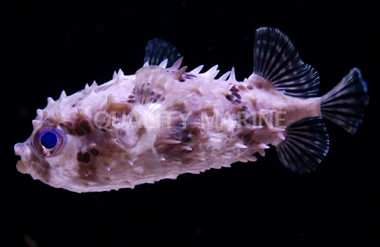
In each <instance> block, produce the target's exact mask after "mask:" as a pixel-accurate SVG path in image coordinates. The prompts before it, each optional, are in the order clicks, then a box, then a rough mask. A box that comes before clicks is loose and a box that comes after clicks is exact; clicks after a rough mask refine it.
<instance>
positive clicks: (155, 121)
mask: <svg viewBox="0 0 380 247" xmlns="http://www.w3.org/2000/svg"><path fill="white" fill-rule="evenodd" d="M144 61H145V64H144V66H143V67H142V68H141V69H139V70H138V71H137V72H136V74H134V75H124V73H123V72H122V71H121V70H120V71H119V72H118V73H114V75H113V78H112V80H111V81H109V82H106V83H104V84H102V85H99V86H98V85H97V84H96V83H95V82H94V83H93V84H92V85H91V86H88V85H86V87H85V88H84V89H83V90H81V91H79V92H77V93H74V94H73V95H70V96H67V95H66V93H65V92H64V91H63V92H62V94H61V96H60V98H59V99H58V100H56V101H54V100H53V99H51V98H48V105H47V106H46V107H45V108H44V109H39V110H37V117H36V119H35V120H33V128H34V129H33V132H32V135H31V136H30V137H29V139H27V140H26V141H25V142H23V143H18V144H16V145H15V147H14V149H15V153H16V155H19V156H21V160H19V161H18V163H17V165H16V167H17V169H18V170H19V171H20V172H22V173H28V174H30V175H31V176H32V177H33V178H34V179H39V180H41V181H43V182H44V183H47V184H49V185H51V186H53V187H57V188H63V189H67V190H70V191H75V192H94V191H109V190H118V189H120V188H133V187H134V186H136V185H138V184H143V183H153V182H156V181H158V180H161V179H165V178H169V179H175V178H177V176H178V175H180V174H183V173H195V174H197V173H200V172H203V171H205V170H208V169H211V168H221V167H229V166H230V165H231V164H232V163H235V162H238V161H241V162H248V161H256V159H257V158H256V156H257V154H259V155H262V156H264V155H265V150H266V149H268V148H269V147H270V146H275V147H276V149H277V152H278V154H279V159H280V161H281V163H282V164H283V165H284V166H286V167H287V168H289V169H291V170H293V171H296V172H299V173H306V172H310V171H312V170H314V169H315V168H316V167H317V165H318V164H319V163H320V162H321V161H322V159H323V158H324V157H325V156H326V154H327V152H328V147H329V137H328V133H327V130H326V128H325V125H324V121H323V118H327V119H329V120H331V121H333V122H335V123H337V124H338V125H340V126H342V127H343V128H344V129H346V130H347V131H348V132H349V133H355V132H356V130H357V127H358V125H359V124H360V123H361V122H362V118H363V111H364V107H365V106H366V105H367V104H368V92H367V91H368V90H367V86H366V82H365V81H363V80H362V78H361V74H360V71H359V69H357V68H354V69H352V70H351V71H350V73H349V74H348V75H347V76H346V77H344V78H343V79H342V81H341V82H340V83H339V84H338V85H337V86H336V87H335V88H334V89H332V90H331V91H330V92H328V93H327V94H325V95H323V96H317V94H318V87H319V76H318V73H317V72H316V70H315V69H314V68H312V67H311V66H310V65H308V64H306V63H304V62H303V61H302V60H301V59H300V57H299V55H298V52H297V51H296V49H295V48H294V46H293V44H292V43H291V41H290V40H289V38H288V37H287V36H286V35H284V34H283V33H281V32H280V31H279V30H277V29H273V28H260V29H258V30H257V31H256V37H255V47H254V69H253V73H252V74H251V75H250V76H249V77H248V78H246V79H244V80H243V81H237V80H236V77H235V72H234V69H232V70H231V71H228V72H227V73H225V74H223V75H222V76H220V77H218V78H217V75H218V72H219V70H218V69H217V66H214V67H212V68H211V69H209V70H208V71H206V72H203V73H201V70H202V68H203V66H199V67H197V68H195V69H193V70H192V71H189V72H187V67H181V62H182V58H181V57H180V55H179V53H178V51H177V49H176V48H175V47H174V46H172V45H170V44H169V43H167V42H165V41H162V40H159V39H154V40H151V41H150V42H148V45H147V48H146V56H145V59H144Z"/></svg>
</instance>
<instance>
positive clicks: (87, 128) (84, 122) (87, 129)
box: [79, 119, 91, 133]
mask: <svg viewBox="0 0 380 247" xmlns="http://www.w3.org/2000/svg"><path fill="white" fill-rule="evenodd" d="M79 126H80V127H81V128H82V129H83V130H84V131H85V132H86V133H91V127H90V124H89V123H88V121H87V120H85V119H84V120H82V121H81V122H80V123H79Z"/></svg>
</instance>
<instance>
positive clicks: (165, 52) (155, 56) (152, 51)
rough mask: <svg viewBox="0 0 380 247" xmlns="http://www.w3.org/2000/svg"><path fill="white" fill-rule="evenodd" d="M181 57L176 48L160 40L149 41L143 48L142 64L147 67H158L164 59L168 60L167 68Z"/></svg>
mask: <svg viewBox="0 0 380 247" xmlns="http://www.w3.org/2000/svg"><path fill="white" fill-rule="evenodd" d="M180 57H181V55H180V54H179V52H178V50H177V48H176V47H175V46H173V45H172V44H170V43H169V42H166V41H165V40H162V39H158V38H155V39H151V40H149V41H148V43H147V45H146V47H145V57H144V63H146V62H148V63H149V65H159V64H160V63H161V62H162V61H164V60H165V59H167V60H168V63H167V67H170V66H172V65H173V64H174V63H175V62H176V61H177V60H178V59H179V58H180Z"/></svg>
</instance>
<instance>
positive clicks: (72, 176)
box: [14, 90, 130, 192]
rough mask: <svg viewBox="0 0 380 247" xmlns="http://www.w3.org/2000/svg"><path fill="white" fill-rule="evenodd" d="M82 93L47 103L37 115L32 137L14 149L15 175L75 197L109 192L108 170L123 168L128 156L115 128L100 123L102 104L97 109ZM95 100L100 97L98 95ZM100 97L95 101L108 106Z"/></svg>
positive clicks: (109, 175) (109, 177) (109, 176)
mask: <svg viewBox="0 0 380 247" xmlns="http://www.w3.org/2000/svg"><path fill="white" fill-rule="evenodd" d="M85 94H86V90H83V91H79V92H77V93H75V94H73V95H70V96H65V95H64V97H62V96H61V98H60V99H59V100H57V101H53V100H52V99H51V98H49V99H48V105H47V106H46V107H45V108H44V109H43V110H37V117H36V119H35V120H33V121H32V123H33V131H32V134H31V136H30V137H29V138H28V139H27V140H26V141H25V142H22V143H17V144H16V145H15V146H14V151H15V154H16V155H18V156H20V157H21V159H20V160H19V161H18V162H17V164H16V168H17V170H18V171H19V172H21V173H24V174H30V175H31V176H32V178H33V179H35V180H41V181H42V182H44V183H46V184H48V185H50V186H52V187H56V188H63V189H66V190H70V191H75V192H87V191H102V190H111V189H113V187H112V185H111V184H110V181H111V180H112V178H111V176H112V175H111V172H110V171H111V167H115V166H117V165H120V164H121V163H123V165H124V166H125V164H128V161H129V160H130V157H129V152H128V150H127V149H126V148H125V145H119V144H118V141H117V137H118V133H117V132H118V129H107V128H105V127H104V123H99V121H103V120H102V119H101V118H102V116H104V114H101V115H99V114H96V113H97V112H98V111H102V112H105V109H106V108H105V107H106V106H107V105H106V104H103V103H102V104H103V105H101V104H99V105H96V104H97V102H98V101H95V99H91V97H90V96H88V97H87V98H86V95H85ZM96 96H97V97H100V99H102V97H103V96H102V95H101V94H100V93H99V94H97V95H96ZM104 98H105V99H104V101H103V100H100V102H107V100H106V99H107V97H106V95H105V96H104ZM74 105H75V107H74ZM109 115H110V114H108V115H106V116H109ZM94 116H97V119H96V120H97V122H95V121H94ZM104 121H106V122H107V121H108V122H110V119H104ZM99 124H100V125H101V126H100V127H99V126H98V125H99ZM115 157H116V158H115ZM124 166H123V167H124ZM114 170H116V169H114ZM119 172H120V171H119ZM115 173H116V172H115Z"/></svg>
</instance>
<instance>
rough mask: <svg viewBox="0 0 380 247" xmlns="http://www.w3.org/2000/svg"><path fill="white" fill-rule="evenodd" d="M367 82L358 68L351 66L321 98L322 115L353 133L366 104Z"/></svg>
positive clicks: (361, 118)
mask: <svg viewBox="0 0 380 247" xmlns="http://www.w3.org/2000/svg"><path fill="white" fill-rule="evenodd" d="M368 102H369V96H368V88H367V83H366V82H365V81H364V80H363V78H362V76H361V73H360V70H359V69H358V68H353V69H351V71H350V72H349V73H348V74H347V75H346V76H345V77H343V79H342V80H341V81H340V82H339V83H338V85H336V86H335V87H334V88H333V89H332V90H331V91H330V92H328V93H327V94H325V95H324V96H322V98H321V112H322V116H323V117H325V118H327V119H329V120H330V121H332V122H334V123H336V124H337V125H339V126H341V127H342V128H344V129H345V130H346V131H347V132H348V133H350V134H354V133H355V132H356V131H357V129H358V126H359V125H360V124H361V123H362V122H363V116H364V108H365V106H366V105H368Z"/></svg>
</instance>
